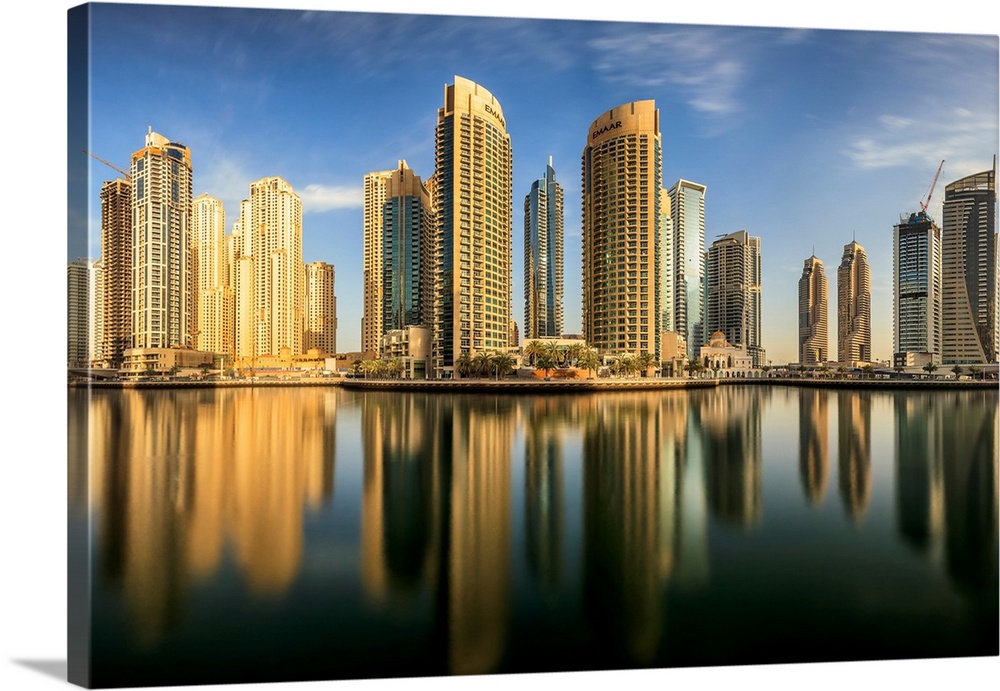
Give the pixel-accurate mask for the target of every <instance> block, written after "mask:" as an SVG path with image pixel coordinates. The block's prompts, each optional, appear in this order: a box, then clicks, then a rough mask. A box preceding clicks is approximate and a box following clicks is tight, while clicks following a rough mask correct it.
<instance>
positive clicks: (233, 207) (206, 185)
mask: <svg viewBox="0 0 1000 691" xmlns="http://www.w3.org/2000/svg"><path fill="white" fill-rule="evenodd" d="M254 179H255V178H253V177H252V176H251V174H250V173H249V172H248V171H247V170H246V168H245V167H244V164H243V163H241V162H239V161H236V160H234V159H232V158H226V157H221V156H208V157H207V161H206V164H205V165H204V167H202V168H200V169H199V170H197V171H196V172H195V177H194V181H195V190H194V193H195V195H198V194H202V193H205V194H210V195H212V196H213V197H216V198H218V199H221V200H222V203H223V205H224V207H225V209H226V217H227V219H229V220H232V221H235V220H236V219H237V218H238V216H239V204H240V201H241V200H243V199H246V198H247V195H249V194H250V183H251V182H252V181H253V180H254ZM229 220H227V223H228V222H229Z"/></svg>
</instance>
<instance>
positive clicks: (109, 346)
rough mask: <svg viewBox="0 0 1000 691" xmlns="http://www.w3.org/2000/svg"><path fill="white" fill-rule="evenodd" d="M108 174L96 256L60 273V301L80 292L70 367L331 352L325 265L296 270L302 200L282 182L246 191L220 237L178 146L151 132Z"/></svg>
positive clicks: (220, 217) (330, 279)
mask: <svg viewBox="0 0 1000 691" xmlns="http://www.w3.org/2000/svg"><path fill="white" fill-rule="evenodd" d="M119 172H121V173H122V174H123V175H124V177H123V178H118V179H116V180H110V181H107V182H105V183H104V185H103V186H102V188H101V257H100V259H98V260H97V261H94V262H92V261H89V260H78V261H76V262H71V263H70V265H69V276H70V286H69V287H70V295H71V296H73V295H79V294H81V293H84V294H87V295H88V298H87V299H86V300H80V302H81V304H80V305H78V306H77V308H76V309H74V308H73V307H72V306H71V309H70V320H71V321H70V343H69V347H70V352H69V360H70V363H71V364H92V363H98V364H102V365H105V366H107V367H111V368H114V369H119V368H122V367H123V366H124V367H125V368H126V369H128V366H127V363H128V362H129V361H130V360H132V361H138V360H141V361H143V362H152V361H155V359H156V358H157V354H156V353H157V351H160V350H163V349H178V348H180V349H188V350H195V351H198V352H201V353H207V354H213V355H216V356H222V358H228V359H229V360H228V361H229V362H231V363H232V364H233V365H235V366H237V367H241V366H242V367H249V366H252V363H253V361H254V360H256V359H257V358H260V357H263V356H278V355H280V354H282V353H285V354H289V353H290V354H292V355H298V354H302V353H304V352H307V351H309V350H311V349H315V350H317V351H319V352H321V353H331V354H332V353H335V352H336V323H337V318H336V298H335V296H334V268H333V266H332V265H330V264H327V263H325V262H314V263H311V264H309V265H306V264H305V263H304V262H303V259H302V202H301V199H300V198H299V196H298V195H297V194H296V193H295V192H294V191H293V189H292V187H291V185H289V184H288V183H287V182H286V181H285V180H283V179H281V178H279V177H268V178H263V179H261V180H258V181H256V182H254V183H251V185H250V194H249V197H248V198H247V199H245V200H243V201H242V203H241V205H240V210H239V218H238V220H237V221H236V222H235V224H234V225H233V230H232V233H230V234H229V235H226V234H225V227H226V215H225V210H224V208H223V204H222V202H221V201H220V200H219V199H216V198H215V197H212V196H209V195H207V194H202V195H199V196H198V197H196V198H192V181H193V167H192V164H191V151H190V149H189V148H188V147H187V146H185V145H184V144H181V143H178V142H173V141H171V140H169V139H168V138H166V137H164V136H162V135H160V134H158V133H156V132H153V131H152V128H150V129H149V132H148V133H147V135H146V141H145V146H144V147H143V148H141V149H139V150H138V151H136V152H135V153H133V154H132V157H131V166H130V170H129V171H127V172H126V171H119ZM84 305H86V306H84ZM74 318H75V319H76V320H77V321H80V322H81V324H80V325H77V328H76V329H74V326H73V324H74ZM74 333H75V334H76V335H77V337H76V338H74ZM136 353H142V355H141V356H137V355H135V354H136Z"/></svg>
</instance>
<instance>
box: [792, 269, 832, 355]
mask: <svg viewBox="0 0 1000 691" xmlns="http://www.w3.org/2000/svg"><path fill="white" fill-rule="evenodd" d="M826 309H827V285H826V273H825V272H824V271H823V262H821V261H820V260H819V259H817V258H816V255H813V256H811V257H809V258H808V259H806V260H805V262H804V265H803V267H802V278H800V279H799V364H801V365H804V366H806V367H815V366H817V365H823V364H825V363H826V361H827V348H828V346H829V339H828V335H827V315H826Z"/></svg>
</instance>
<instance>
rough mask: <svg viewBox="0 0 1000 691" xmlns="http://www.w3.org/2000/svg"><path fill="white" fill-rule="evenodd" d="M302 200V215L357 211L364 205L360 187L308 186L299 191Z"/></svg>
mask: <svg viewBox="0 0 1000 691" xmlns="http://www.w3.org/2000/svg"><path fill="white" fill-rule="evenodd" d="M298 194H299V196H300V197H301V198H302V213H322V212H324V211H333V210H334V209H357V208H360V207H361V206H363V205H364V192H363V190H362V188H361V187H360V186H358V187H346V186H339V187H338V186H331V185H317V184H311V185H306V186H305V187H304V188H302V189H301V190H298Z"/></svg>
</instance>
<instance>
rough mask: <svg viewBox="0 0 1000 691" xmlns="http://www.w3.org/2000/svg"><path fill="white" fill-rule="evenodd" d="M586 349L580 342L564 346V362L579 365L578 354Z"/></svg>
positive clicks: (581, 353)
mask: <svg viewBox="0 0 1000 691" xmlns="http://www.w3.org/2000/svg"><path fill="white" fill-rule="evenodd" d="M585 349H586V346H584V345H583V344H582V343H571V344H570V345H568V346H566V364H567V365H574V366H577V367H578V366H579V361H580V356H581V355H583V351H584V350H585Z"/></svg>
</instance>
